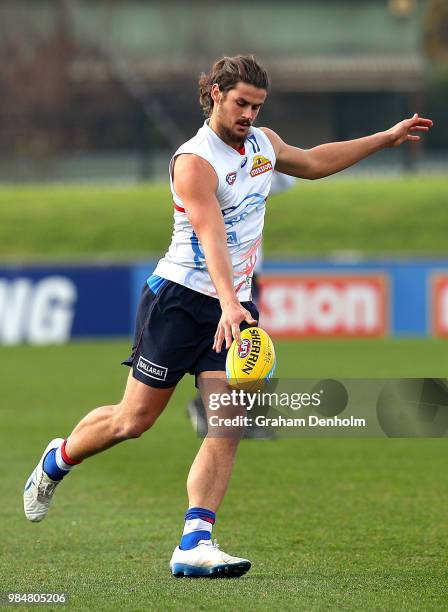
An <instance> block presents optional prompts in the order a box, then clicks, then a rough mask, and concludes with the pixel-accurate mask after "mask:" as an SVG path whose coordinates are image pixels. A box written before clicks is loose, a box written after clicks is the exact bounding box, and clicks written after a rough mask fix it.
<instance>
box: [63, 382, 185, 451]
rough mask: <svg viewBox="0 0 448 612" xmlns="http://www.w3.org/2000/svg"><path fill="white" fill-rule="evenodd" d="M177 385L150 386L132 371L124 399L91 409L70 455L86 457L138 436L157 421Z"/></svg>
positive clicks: (69, 447)
mask: <svg viewBox="0 0 448 612" xmlns="http://www.w3.org/2000/svg"><path fill="white" fill-rule="evenodd" d="M174 389H175V387H170V388H169V389H156V388H155V387H149V386H148V385H145V384H143V383H142V382H140V381H139V380H136V379H135V378H134V377H133V376H132V371H131V372H129V377H128V382H127V385H126V390H125V393H124V396H123V399H122V400H121V402H120V403H119V404H117V405H113V406H102V407H101V408H96V409H95V410H92V412H89V414H87V415H86V416H85V417H84V418H83V419H82V420H81V421H80V422H79V423H78V425H77V426H76V427H75V429H74V430H73V431H72V433H71V434H70V435H69V437H68V439H67V444H66V452H67V455H68V456H69V457H70V458H71V459H73V461H82V460H83V459H86V458H87V457H90V456H92V455H95V454H97V453H100V452H101V451H103V450H106V449H107V448H110V447H111V446H114V445H115V444H118V443H119V442H122V441H123V440H129V439H130V438H138V437H139V436H141V435H142V433H144V432H145V431H146V430H147V429H149V428H150V427H151V426H152V425H153V424H154V423H155V421H156V420H157V418H158V417H159V416H160V414H161V413H162V412H163V410H164V408H165V406H166V405H167V403H168V401H169V399H170V397H171V395H172V393H173V391H174Z"/></svg>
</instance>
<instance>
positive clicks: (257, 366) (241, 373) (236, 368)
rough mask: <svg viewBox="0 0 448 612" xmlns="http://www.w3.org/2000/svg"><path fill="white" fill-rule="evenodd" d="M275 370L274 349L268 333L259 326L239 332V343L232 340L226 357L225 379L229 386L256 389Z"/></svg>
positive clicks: (246, 389)
mask: <svg viewBox="0 0 448 612" xmlns="http://www.w3.org/2000/svg"><path fill="white" fill-rule="evenodd" d="M274 370H275V349H274V344H273V342H272V340H271V338H270V337H269V335H268V334H267V333H266V332H265V331H264V329H261V328H260V327H248V328H247V329H244V330H243V331H242V332H241V345H240V346H238V344H237V343H236V341H235V340H234V341H233V342H232V346H231V347H230V348H229V351H228V353H227V359H226V374H227V380H228V381H229V384H230V386H231V387H234V388H235V389H244V390H245V391H249V392H250V391H256V390H257V389H260V388H261V387H262V386H263V384H264V382H265V381H267V380H269V379H270V378H271V377H272V375H273V373H274Z"/></svg>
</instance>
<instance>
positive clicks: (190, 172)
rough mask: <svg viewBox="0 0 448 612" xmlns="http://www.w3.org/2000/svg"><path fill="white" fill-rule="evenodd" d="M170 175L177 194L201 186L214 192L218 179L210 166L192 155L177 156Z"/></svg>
mask: <svg viewBox="0 0 448 612" xmlns="http://www.w3.org/2000/svg"><path fill="white" fill-rule="evenodd" d="M172 173H173V180H174V188H175V189H176V191H177V192H178V193H180V192H182V191H185V190H187V191H191V190H192V189H197V188H199V187H201V186H203V187H204V188H205V189H212V191H215V190H216V187H217V184H218V177H217V175H216V172H215V170H214V169H213V167H212V166H211V164H209V162H208V161H207V160H206V159H204V158H203V157H199V155H194V154H193V153H182V154H181V155H178V156H177V157H176V159H175V160H174V163H173V168H172Z"/></svg>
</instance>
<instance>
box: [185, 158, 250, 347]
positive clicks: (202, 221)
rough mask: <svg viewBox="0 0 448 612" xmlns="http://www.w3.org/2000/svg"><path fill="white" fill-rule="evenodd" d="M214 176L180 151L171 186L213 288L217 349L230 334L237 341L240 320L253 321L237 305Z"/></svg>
mask: <svg viewBox="0 0 448 612" xmlns="http://www.w3.org/2000/svg"><path fill="white" fill-rule="evenodd" d="M217 183H218V178H217V176H216V173H215V171H214V170H213V168H212V166H211V165H210V164H209V163H208V162H207V161H206V160H205V159H202V158H201V157H198V156H197V155H192V154H184V155H180V156H179V157H177V158H176V161H175V166H174V190H175V192H176V193H177V194H178V196H179V197H180V198H181V200H182V203H183V205H184V207H185V211H186V214H187V216H188V219H189V221H190V223H191V225H192V227H193V229H194V231H195V233H196V235H197V237H198V239H199V242H200V244H201V247H202V249H203V251H204V255H205V261H206V264H207V270H208V272H209V274H210V277H211V279H212V282H213V284H214V286H215V288H216V291H217V294H218V298H219V301H220V304H221V310H222V316H221V320H220V322H219V324H218V328H217V330H216V335H215V342H214V345H213V348H215V350H216V351H217V352H220V350H221V347H222V344H223V341H224V340H225V341H226V347H227V348H230V345H231V343H232V337H233V338H235V339H236V340H237V341H238V343H240V342H241V339H240V328H239V326H240V323H241V322H242V321H244V320H246V321H247V322H248V323H250V324H255V323H256V321H254V319H252V317H251V315H250V313H249V312H248V311H247V310H246V309H245V308H243V307H242V306H241V304H240V302H239V300H238V298H237V296H236V294H235V290H234V288H233V268H232V262H231V259H230V253H229V249H228V247H227V234H226V229H225V224H224V219H223V216H222V213H221V209H220V207H219V203H218V200H217V199H216V195H215V194H216V187H217Z"/></svg>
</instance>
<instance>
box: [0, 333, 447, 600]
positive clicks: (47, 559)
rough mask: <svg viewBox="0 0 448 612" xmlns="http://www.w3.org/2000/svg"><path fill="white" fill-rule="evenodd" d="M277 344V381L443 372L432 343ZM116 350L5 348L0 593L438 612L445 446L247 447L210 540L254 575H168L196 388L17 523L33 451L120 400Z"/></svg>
mask: <svg viewBox="0 0 448 612" xmlns="http://www.w3.org/2000/svg"><path fill="white" fill-rule="evenodd" d="M276 346H277V353H278V364H279V369H278V375H279V376H283V377H288V376H289V377H317V376H335V377H404V376H431V377H445V376H446V345H445V344H444V343H443V342H441V341H436V340H433V341H417V340H408V341H396V340H380V341H350V342H346V341H323V340H322V341H319V342H300V343H296V342H278V343H276ZM128 348H129V345H128V342H102V343H93V342H80V343H73V344H71V345H67V346H62V347H40V348H38V347H11V348H5V347H3V348H1V349H0V368H1V372H2V394H1V400H0V403H1V414H2V427H1V438H2V439H1V445H0V453H1V464H2V466H3V470H2V504H1V506H0V514H1V526H2V537H1V551H2V554H1V558H0V591H3V592H6V591H26V592H52V591H57V592H61V591H66V592H68V593H69V597H70V601H69V604H68V606H67V607H68V608H70V609H73V610H111V609H116V610H160V611H164V610H229V611H230V610H232V611H235V610H241V611H244V612H245V611H246V610H254V611H255V610H257V611H258V610H273V609H274V610H306V611H308V610H356V611H358V610H425V611H426V610H443V609H447V595H448V592H447V583H448V582H447V579H448V568H447V564H446V544H447V538H448V521H447V518H446V507H447V504H448V483H447V479H446V458H447V445H446V439H354V438H351V439H317V438H315V439H303V438H302V439H301V438H295V439H281V440H280V439H279V440H268V441H266V440H265V441H254V440H247V441H244V442H243V443H242V445H241V448H240V451H239V457H238V461H237V464H236V467H235V472H234V476H233V479H232V481H231V486H230V489H229V492H228V495H227V496H226V498H225V501H224V504H223V506H222V508H221V510H220V512H219V514H218V521H217V525H216V527H215V530H214V535H215V536H216V537H217V538H218V539H219V541H220V542H221V544H222V547H223V548H224V550H228V551H229V552H231V553H233V554H237V555H241V556H248V557H249V558H250V559H251V560H252V561H253V568H252V570H251V571H250V572H249V574H247V575H246V576H245V577H243V578H241V579H239V580H233V581H225V580H215V581H210V580H187V579H182V580H176V579H175V578H172V577H171V576H170V574H169V571H168V561H169V558H170V556H171V553H172V549H173V547H174V546H175V545H176V543H177V540H178V537H179V535H180V532H181V529H182V516H183V512H184V511H185V508H186V496H185V491H184V486H185V478H186V474H187V471H188V468H189V465H190V463H191V461H192V459H193V457H194V454H195V451H196V449H197V448H198V446H199V443H200V441H199V440H198V438H197V437H196V436H195V435H194V434H193V432H192V430H191V429H190V425H189V423H188V421H187V420H186V418H185V416H184V406H185V403H186V401H187V400H188V399H189V398H190V397H191V395H192V386H193V385H192V381H191V379H186V380H185V381H183V382H182V383H181V384H180V385H179V388H178V390H177V391H176V394H175V396H174V398H173V400H172V402H171V403H170V405H169V407H168V408H167V410H166V411H165V413H164V414H163V415H162V417H161V418H160V420H159V421H158V422H157V423H156V425H155V427H154V429H153V430H152V431H149V432H147V433H146V434H145V435H144V436H142V437H141V438H140V439H138V440H133V441H129V442H126V443H123V444H122V445H120V446H118V447H116V448H113V449H111V450H109V451H108V452H107V453H104V454H102V455H99V456H97V457H94V458H92V459H90V460H88V461H86V462H85V463H84V464H83V465H82V466H80V467H79V468H77V469H76V471H75V473H73V474H72V475H70V476H69V477H68V478H67V480H66V481H65V482H64V483H63V484H62V485H61V487H60V489H59V490H58V491H57V493H56V497H55V503H54V506H53V507H52V509H51V513H50V515H49V517H48V518H47V519H46V520H45V521H44V522H43V523H41V524H30V523H28V522H27V521H26V520H25V518H24V516H23V511H22V499H21V495H22V487H23V484H24V481H25V479H26V477H27V476H28V474H29V472H30V471H31V469H32V468H33V467H34V465H35V462H36V460H37V458H38V457H39V456H40V453H41V452H42V449H43V447H44V446H45V444H46V443H47V441H48V440H49V439H50V438H51V437H53V436H55V435H67V433H69V431H70V430H71V428H72V427H73V425H74V424H75V423H76V422H77V421H78V420H79V418H80V417H81V416H83V415H84V414H85V413H86V412H87V411H88V410H90V409H91V408H93V407H95V406H96V405H100V404H105V403H113V402H115V401H117V400H118V399H119V397H120V394H121V390H122V386H123V383H124V379H125V376H126V371H125V369H124V368H122V367H120V366H118V365H117V364H118V363H119V361H120V360H121V358H123V355H126V354H127V351H128ZM46 609H48V608H46ZM53 609H57V607H54V608H53Z"/></svg>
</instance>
